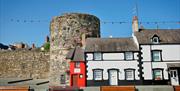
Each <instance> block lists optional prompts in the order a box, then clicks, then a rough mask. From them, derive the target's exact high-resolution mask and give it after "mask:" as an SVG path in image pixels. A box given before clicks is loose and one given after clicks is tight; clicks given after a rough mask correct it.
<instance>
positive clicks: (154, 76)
mask: <svg viewBox="0 0 180 91" xmlns="http://www.w3.org/2000/svg"><path fill="white" fill-rule="evenodd" d="M157 71H159V72H160V73H159V77H158V78H156V73H155V72H157ZM153 79H154V80H163V70H161V69H154V70H153Z"/></svg>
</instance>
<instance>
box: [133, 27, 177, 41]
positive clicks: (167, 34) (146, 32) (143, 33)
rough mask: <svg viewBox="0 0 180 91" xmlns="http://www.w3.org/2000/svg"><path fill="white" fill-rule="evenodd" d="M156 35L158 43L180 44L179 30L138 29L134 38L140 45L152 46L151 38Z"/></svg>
mask: <svg viewBox="0 0 180 91" xmlns="http://www.w3.org/2000/svg"><path fill="white" fill-rule="evenodd" d="M154 35H157V36H158V37H159V39H160V43H161V44H163V43H180V29H140V31H139V32H135V36H136V37H137V40H138V42H139V43H140V44H152V42H151V38H152V37H153V36H154Z"/></svg>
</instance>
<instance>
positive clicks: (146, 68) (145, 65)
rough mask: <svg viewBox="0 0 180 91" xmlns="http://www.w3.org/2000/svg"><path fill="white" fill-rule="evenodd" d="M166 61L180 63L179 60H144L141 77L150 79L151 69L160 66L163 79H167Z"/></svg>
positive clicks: (151, 77)
mask: <svg viewBox="0 0 180 91" xmlns="http://www.w3.org/2000/svg"><path fill="white" fill-rule="evenodd" d="M167 63H180V62H144V63H143V68H144V69H143V72H144V74H143V77H144V79H145V80H152V79H153V76H152V74H153V73H152V69H155V68H162V69H164V70H163V74H164V79H166V80H167V79H168V71H167V69H168V68H167Z"/></svg>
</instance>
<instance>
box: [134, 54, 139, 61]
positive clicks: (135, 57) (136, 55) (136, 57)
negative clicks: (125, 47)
mask: <svg viewBox="0 0 180 91" xmlns="http://www.w3.org/2000/svg"><path fill="white" fill-rule="evenodd" d="M134 59H136V60H138V59H139V57H138V53H137V52H136V53H134Z"/></svg>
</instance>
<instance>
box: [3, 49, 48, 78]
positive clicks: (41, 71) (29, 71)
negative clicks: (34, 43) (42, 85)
mask: <svg viewBox="0 0 180 91" xmlns="http://www.w3.org/2000/svg"><path fill="white" fill-rule="evenodd" d="M49 59H50V57H49V52H41V51H39V50H15V51H8V50H6V51H1V50H0V78H39V79H40V78H41V79H44V78H48V76H49Z"/></svg>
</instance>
